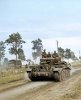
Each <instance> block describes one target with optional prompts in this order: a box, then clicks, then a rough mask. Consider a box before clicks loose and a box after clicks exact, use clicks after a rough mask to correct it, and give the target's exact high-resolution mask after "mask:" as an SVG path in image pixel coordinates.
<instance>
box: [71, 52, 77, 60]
mask: <svg viewBox="0 0 81 100" xmlns="http://www.w3.org/2000/svg"><path fill="white" fill-rule="evenodd" d="M71 59H72V60H75V59H76V56H75V54H74V52H72V51H71Z"/></svg>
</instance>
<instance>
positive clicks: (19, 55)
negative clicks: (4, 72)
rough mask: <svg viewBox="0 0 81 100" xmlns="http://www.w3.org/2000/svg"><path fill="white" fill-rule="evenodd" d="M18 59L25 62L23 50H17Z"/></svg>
mask: <svg viewBox="0 0 81 100" xmlns="http://www.w3.org/2000/svg"><path fill="white" fill-rule="evenodd" d="M18 58H19V59H21V60H25V55H24V51H23V49H21V48H20V49H18Z"/></svg>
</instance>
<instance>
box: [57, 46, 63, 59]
mask: <svg viewBox="0 0 81 100" xmlns="http://www.w3.org/2000/svg"><path fill="white" fill-rule="evenodd" d="M58 53H59V55H60V56H61V57H62V58H63V57H64V49H63V48H61V47H58Z"/></svg>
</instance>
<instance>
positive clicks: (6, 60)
mask: <svg viewBox="0 0 81 100" xmlns="http://www.w3.org/2000/svg"><path fill="white" fill-rule="evenodd" d="M3 66H4V67H8V58H4V62H3Z"/></svg>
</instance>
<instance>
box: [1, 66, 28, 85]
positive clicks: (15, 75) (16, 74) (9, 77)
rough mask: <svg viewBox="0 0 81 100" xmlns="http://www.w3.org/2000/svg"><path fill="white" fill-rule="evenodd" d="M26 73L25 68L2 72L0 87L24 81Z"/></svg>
mask: <svg viewBox="0 0 81 100" xmlns="http://www.w3.org/2000/svg"><path fill="white" fill-rule="evenodd" d="M25 72H26V69H25V68H20V69H7V70H3V71H0V85H1V84H6V83H10V82H14V81H18V80H22V79H23V77H24V73H25Z"/></svg>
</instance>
